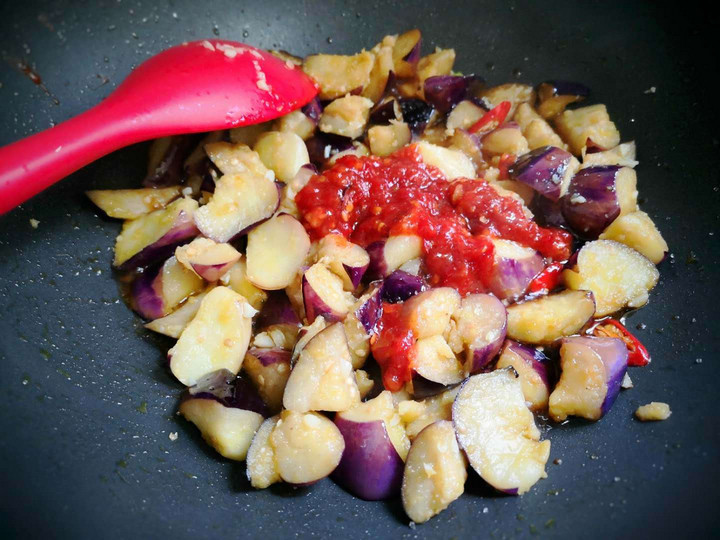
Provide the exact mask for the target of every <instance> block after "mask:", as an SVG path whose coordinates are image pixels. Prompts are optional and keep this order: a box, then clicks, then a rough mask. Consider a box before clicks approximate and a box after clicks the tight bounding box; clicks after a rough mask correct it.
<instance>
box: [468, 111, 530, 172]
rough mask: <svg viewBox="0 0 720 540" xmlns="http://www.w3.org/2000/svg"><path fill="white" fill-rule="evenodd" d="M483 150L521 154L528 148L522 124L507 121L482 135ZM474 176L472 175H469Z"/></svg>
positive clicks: (498, 154)
mask: <svg viewBox="0 0 720 540" xmlns="http://www.w3.org/2000/svg"><path fill="white" fill-rule="evenodd" d="M481 140H482V150H483V152H485V153H487V154H490V155H491V156H501V155H503V154H512V155H514V156H520V155H522V154H525V153H526V152H527V151H528V150H529V147H528V142H527V140H526V139H525V137H524V136H523V134H522V130H521V129H520V126H519V125H518V124H516V123H515V122H507V123H505V124H502V125H501V126H498V127H497V128H495V129H493V130H492V131H491V132H490V133H487V134H485V135H483V137H482V139H481ZM469 178H472V177H469Z"/></svg>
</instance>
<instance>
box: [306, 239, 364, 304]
mask: <svg viewBox="0 0 720 540" xmlns="http://www.w3.org/2000/svg"><path fill="white" fill-rule="evenodd" d="M316 258H317V260H318V261H322V262H323V264H326V265H327V266H328V268H329V269H330V270H331V271H332V272H333V273H335V274H337V275H338V276H339V277H340V278H341V279H342V280H343V284H344V287H345V290H347V291H354V290H355V289H357V287H358V285H360V281H361V280H362V278H363V276H364V275H365V271H366V270H367V268H368V266H369V265H370V257H369V255H368V254H367V252H366V251H365V250H364V249H363V248H361V247H360V246H358V245H357V244H353V243H352V242H349V241H348V240H346V239H345V237H344V236H342V235H340V234H328V235H326V236H324V237H323V238H322V239H321V240H320V242H319V243H318V246H317V253H316Z"/></svg>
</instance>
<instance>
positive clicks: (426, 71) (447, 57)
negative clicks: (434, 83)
mask: <svg viewBox="0 0 720 540" xmlns="http://www.w3.org/2000/svg"><path fill="white" fill-rule="evenodd" d="M454 63H455V49H439V48H438V49H435V52H434V53H431V54H428V55H427V56H423V57H422V58H420V60H418V64H417V79H418V82H419V83H420V87H421V88H422V87H423V84H424V83H425V81H426V80H427V79H428V78H429V77H435V76H438V75H449V74H450V72H451V71H452V67H453V64H454Z"/></svg>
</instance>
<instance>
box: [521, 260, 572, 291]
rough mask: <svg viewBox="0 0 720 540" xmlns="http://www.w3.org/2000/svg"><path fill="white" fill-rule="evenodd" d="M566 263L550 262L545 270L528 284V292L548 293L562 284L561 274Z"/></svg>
mask: <svg viewBox="0 0 720 540" xmlns="http://www.w3.org/2000/svg"><path fill="white" fill-rule="evenodd" d="M564 266H565V264H564V263H561V262H554V263H550V264H548V265H547V266H546V267H545V270H543V271H542V272H540V273H539V274H538V275H537V276H535V277H534V278H533V280H532V281H531V282H530V285H528V288H527V293H528V294H538V293H541V294H547V293H549V292H550V291H552V290H553V289H555V288H556V287H557V286H558V285H560V276H561V275H562V271H563V268H564Z"/></svg>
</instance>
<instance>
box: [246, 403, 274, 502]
mask: <svg viewBox="0 0 720 540" xmlns="http://www.w3.org/2000/svg"><path fill="white" fill-rule="evenodd" d="M278 420H280V415H276V416H273V417H271V418H267V419H266V420H265V421H264V422H263V423H262V424H260V427H259V428H258V430H257V431H256V432H255V436H254V437H253V439H252V442H251V443H250V448H249V449H248V452H247V476H248V480H250V485H251V486H252V487H254V488H256V489H265V488H266V487H269V486H271V485H272V484H274V483H276V482H280V481H281V480H282V478H280V473H279V472H278V468H277V464H276V463H275V450H273V447H272V445H271V444H270V435H272V432H273V430H274V429H275V426H276V425H277V423H278Z"/></svg>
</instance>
